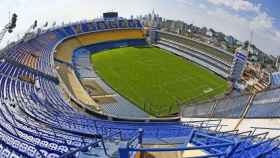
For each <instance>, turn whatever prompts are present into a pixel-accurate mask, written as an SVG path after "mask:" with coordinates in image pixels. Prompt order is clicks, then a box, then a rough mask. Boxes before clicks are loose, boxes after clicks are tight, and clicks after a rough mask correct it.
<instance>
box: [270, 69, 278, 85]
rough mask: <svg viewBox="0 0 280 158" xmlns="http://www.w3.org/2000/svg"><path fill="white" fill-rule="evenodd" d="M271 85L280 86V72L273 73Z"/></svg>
mask: <svg viewBox="0 0 280 158" xmlns="http://www.w3.org/2000/svg"><path fill="white" fill-rule="evenodd" d="M271 86H272V87H274V88H277V87H280V72H274V73H272V74H271Z"/></svg>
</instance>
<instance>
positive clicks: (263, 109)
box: [246, 89, 280, 118]
mask: <svg viewBox="0 0 280 158" xmlns="http://www.w3.org/2000/svg"><path fill="white" fill-rule="evenodd" d="M279 92H280V89H273V90H268V91H264V92H262V93H258V94H257V95H256V96H255V98H254V101H253V102H252V105H251V108H250V109H249V111H248V114H247V116H246V117H248V118H266V117H269V118H273V117H276V118H278V117H280V109H279V103H280V97H279Z"/></svg>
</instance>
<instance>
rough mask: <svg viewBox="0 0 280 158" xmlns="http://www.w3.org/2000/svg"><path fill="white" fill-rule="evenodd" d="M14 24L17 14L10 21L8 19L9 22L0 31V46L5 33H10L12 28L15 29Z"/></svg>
mask: <svg viewBox="0 0 280 158" xmlns="http://www.w3.org/2000/svg"><path fill="white" fill-rule="evenodd" d="M16 22H17V14H15V13H14V14H13V15H12V19H10V22H9V23H8V24H7V25H6V26H5V27H4V28H3V29H2V31H1V32H0V44H1V42H2V40H3V38H4V37H5V35H6V33H7V32H8V33H12V32H13V30H14V28H16Z"/></svg>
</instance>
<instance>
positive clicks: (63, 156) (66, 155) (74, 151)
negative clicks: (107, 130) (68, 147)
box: [60, 131, 121, 158]
mask: <svg viewBox="0 0 280 158" xmlns="http://www.w3.org/2000/svg"><path fill="white" fill-rule="evenodd" d="M120 133H121V131H118V132H116V133H114V134H111V135H110V136H107V137H105V138H102V139H100V140H98V141H96V142H93V143H91V144H88V145H86V146H83V147H81V148H78V149H76V150H73V151H70V152H67V153H65V154H63V155H62V156H60V158H68V157H69V156H71V155H73V154H75V153H77V152H80V151H83V150H84V149H87V148H89V147H91V146H94V145H97V144H98V143H100V142H101V143H103V147H104V152H105V153H106V149H105V146H104V139H107V138H111V137H113V136H116V135H118V134H120Z"/></svg>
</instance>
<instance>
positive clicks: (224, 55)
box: [158, 31, 233, 64]
mask: <svg viewBox="0 0 280 158" xmlns="http://www.w3.org/2000/svg"><path fill="white" fill-rule="evenodd" d="M158 32H159V37H160V39H167V40H171V41H174V42H178V43H181V44H184V45H187V46H189V47H191V48H194V49H195V50H199V51H202V52H205V53H209V55H212V56H215V57H216V58H218V59H221V60H222V61H224V62H226V63H227V64H231V62H232V60H233V55H232V54H231V53H229V52H226V51H225V50H222V49H220V48H216V47H213V46H210V45H206V44H205V43H202V42H199V41H196V40H194V39H190V38H186V37H183V36H180V35H178V34H174V33H169V32H163V31H158Z"/></svg>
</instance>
